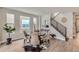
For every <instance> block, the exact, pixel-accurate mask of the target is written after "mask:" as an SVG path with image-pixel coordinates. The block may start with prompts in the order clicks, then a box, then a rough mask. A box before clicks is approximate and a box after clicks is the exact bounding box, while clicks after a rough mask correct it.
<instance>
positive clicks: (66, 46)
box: [0, 36, 79, 52]
mask: <svg viewBox="0 0 79 59" xmlns="http://www.w3.org/2000/svg"><path fill="white" fill-rule="evenodd" d="M23 45H24V44H23V40H18V41H15V42H12V44H10V45H6V44H4V45H2V46H0V52H24V49H23ZM42 52H79V36H78V37H77V38H76V39H70V40H69V41H68V42H65V41H62V40H58V39H55V40H53V39H51V40H50V46H49V47H48V49H47V50H43V51H42Z"/></svg>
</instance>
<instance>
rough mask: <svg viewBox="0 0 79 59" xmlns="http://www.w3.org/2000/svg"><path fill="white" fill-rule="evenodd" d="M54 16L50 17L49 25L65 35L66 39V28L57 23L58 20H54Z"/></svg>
mask: <svg viewBox="0 0 79 59" xmlns="http://www.w3.org/2000/svg"><path fill="white" fill-rule="evenodd" d="M58 15H59V13H58V14H57V15H56V16H58ZM56 16H55V17H56ZM55 17H53V18H52V17H51V18H50V24H51V26H52V27H53V28H55V29H56V30H57V31H58V32H59V33H60V34H61V35H63V36H64V37H65V41H68V39H67V28H66V27H65V26H64V25H62V24H61V23H59V22H58V21H56V20H55Z"/></svg>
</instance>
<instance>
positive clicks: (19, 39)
mask: <svg viewBox="0 0 79 59" xmlns="http://www.w3.org/2000/svg"><path fill="white" fill-rule="evenodd" d="M23 39H24V38H19V39H15V40H12V42H15V41H18V40H23ZM5 43H6V42H1V43H0V46H1V45H3V44H5Z"/></svg>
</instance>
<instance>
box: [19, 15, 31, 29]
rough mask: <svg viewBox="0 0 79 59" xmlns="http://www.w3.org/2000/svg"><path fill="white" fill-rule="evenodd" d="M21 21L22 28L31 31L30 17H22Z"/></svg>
mask: <svg viewBox="0 0 79 59" xmlns="http://www.w3.org/2000/svg"><path fill="white" fill-rule="evenodd" d="M20 19H21V28H22V29H25V30H29V29H30V17H26V16H20Z"/></svg>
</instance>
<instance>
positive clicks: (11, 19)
mask: <svg viewBox="0 0 79 59" xmlns="http://www.w3.org/2000/svg"><path fill="white" fill-rule="evenodd" d="M6 22H7V24H8V25H9V26H12V27H13V26H14V14H9V13H7V21H6Z"/></svg>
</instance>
